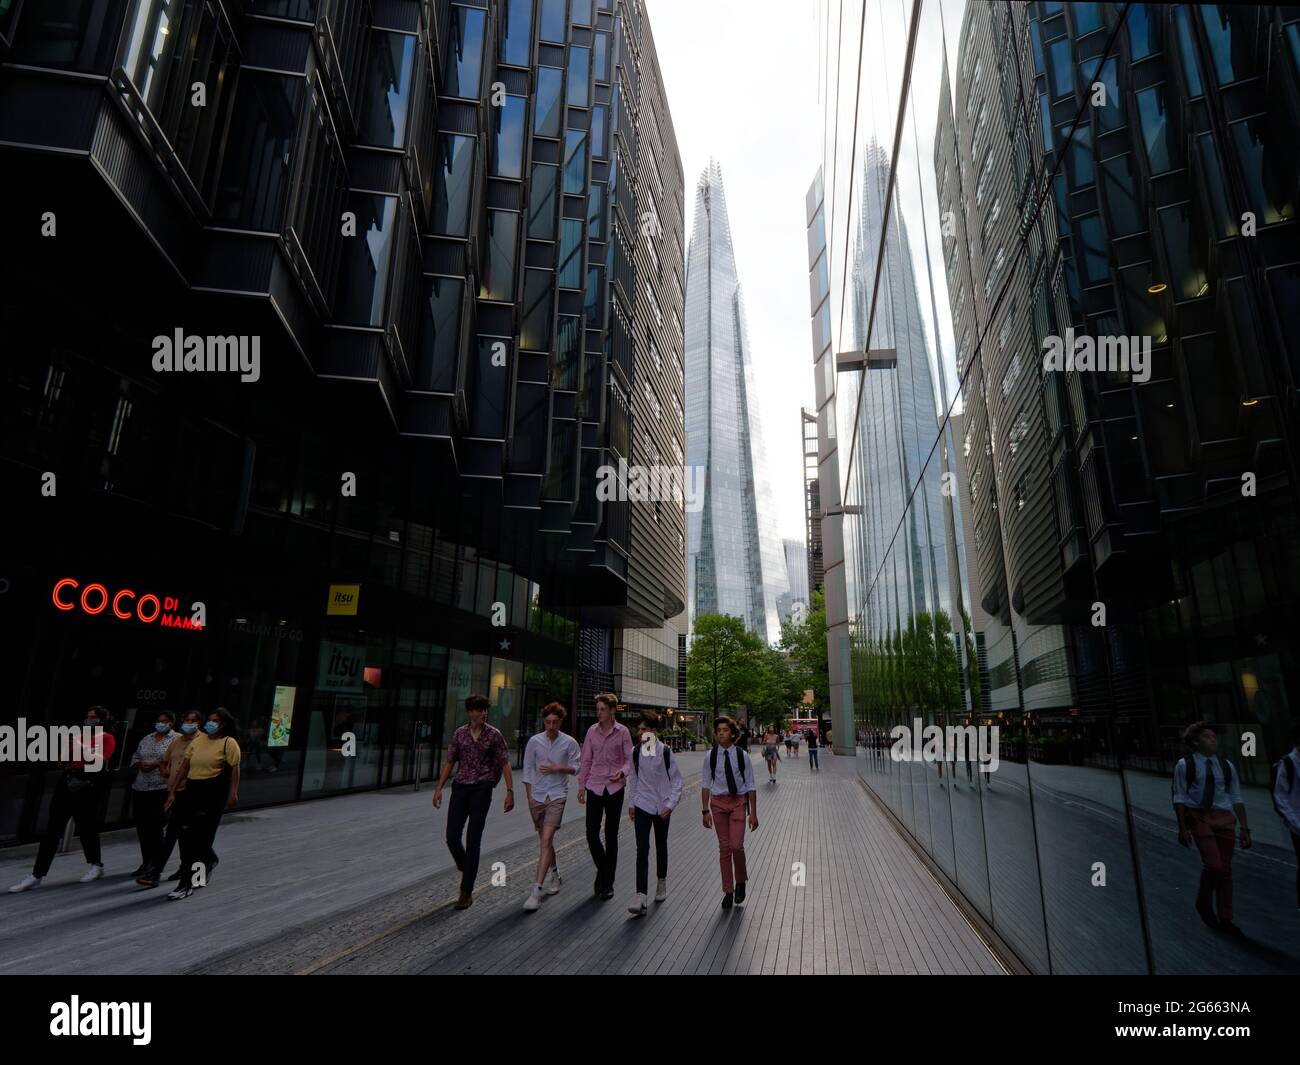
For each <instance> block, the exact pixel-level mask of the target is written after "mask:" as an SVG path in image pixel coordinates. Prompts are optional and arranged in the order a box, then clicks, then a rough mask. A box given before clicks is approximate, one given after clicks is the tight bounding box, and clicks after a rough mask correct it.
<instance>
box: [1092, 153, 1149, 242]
mask: <svg viewBox="0 0 1300 1065" xmlns="http://www.w3.org/2000/svg"><path fill="white" fill-rule="evenodd" d="M1099 165H1100V167H1101V186H1102V191H1103V193H1104V195H1105V198H1106V199H1105V203H1106V220H1107V224H1108V228H1109V230H1110V234H1111V236H1112V237H1126V236H1128V235H1129V234H1130V233H1137V232H1139V231H1141V230H1143V229H1145V228H1146V223H1145V222H1144V221H1143V219H1142V216H1141V214H1140V213H1139V211H1138V199H1137V176H1136V175H1135V174H1134V173H1133V157H1132V156H1131V155H1117V156H1115V157H1114V158H1113V159H1107V160H1105V161H1104V162H1102V163H1100V164H1099Z"/></svg>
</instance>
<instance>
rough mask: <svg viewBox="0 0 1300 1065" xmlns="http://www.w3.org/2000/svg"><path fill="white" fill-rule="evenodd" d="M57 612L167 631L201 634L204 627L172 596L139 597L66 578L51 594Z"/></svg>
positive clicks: (124, 590) (127, 590)
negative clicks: (108, 618) (102, 617)
mask: <svg viewBox="0 0 1300 1065" xmlns="http://www.w3.org/2000/svg"><path fill="white" fill-rule="evenodd" d="M50 598H51V599H52V600H53V601H54V607H55V609H56V610H61V611H63V612H64V613H73V612H77V611H79V612H80V613H82V614H89V615H91V616H94V615H96V614H112V616H113V617H115V618H117V619H118V620H119V621H131V620H135V621H141V622H143V623H144V624H146V625H158V626H161V627H162V628H164V629H189V630H191V631H194V632H200V631H202V629H203V626H202V625H199V624H196V623H195V621H194V619H193V618H192V617H191V616H190V614H189V613H188V612H187V610H186V608H185V607H184V606H183V605H182V604H181V601H180V600H179V599H177V598H176V597H174V596H170V595H163V596H160V595H155V594H154V593H153V592H144V593H138V592H136V591H135V590H134V589H133V588H118V589H115V590H110V589H109V588H108V587H107V586H106V585H103V584H97V583H91V584H87V585H84V586H83V585H82V583H81V582H80V581H78V580H76V579H75V578H73V577H64V578H63V579H62V580H58V581H55V582H54V590H53V591H52V592H51V593H50Z"/></svg>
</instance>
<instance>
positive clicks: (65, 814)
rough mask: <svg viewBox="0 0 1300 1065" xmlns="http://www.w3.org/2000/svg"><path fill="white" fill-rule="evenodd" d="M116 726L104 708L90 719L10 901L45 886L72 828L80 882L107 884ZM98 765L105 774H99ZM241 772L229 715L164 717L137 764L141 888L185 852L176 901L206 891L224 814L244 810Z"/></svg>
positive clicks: (134, 802) (134, 795) (134, 786)
mask: <svg viewBox="0 0 1300 1065" xmlns="http://www.w3.org/2000/svg"><path fill="white" fill-rule="evenodd" d="M115 725H116V722H115V721H114V719H113V716H112V714H110V713H109V711H108V710H107V709H105V708H104V707H102V706H93V707H91V708H90V709H89V710H88V711H87V713H86V717H85V726H86V727H87V728H90V729H93V730H94V731H93V732H92V733H91V734H90V735H91V738H90V739H89V740H88V741H85V742H84V743H83V744H82V746H81V747H80V748H79V749H78V751H77V752H75V753H76V757H74V758H73V759H72V760H71V761H70V762H68V763H66V764H64V765H61V766H60V767H59V768H60V769H61V771H62V772H61V775H60V777H59V780H58V783H57V784H56V785H55V788H54V795H53V798H52V799H51V801H50V814H49V819H48V822H47V824H46V826H45V832H44V834H43V835H42V836H41V842H40V847H39V849H38V850H37V854H36V862H35V864H34V865H33V866H32V871H31V872H30V873H29V874H28V875H27V876H25V877H23V879H22V880H20V881H19V882H18V883H17V884H14V885H13V886H12V887H11V888H10V889H9V890H10V892H22V891H32V890H34V889H35V888H38V887H40V886H41V884H42V882H43V881H44V879H45V877H46V876H47V875H48V874H49V871H50V866H51V865H52V864H53V862H54V855H55V852H56V851H57V849H58V847H59V844H60V842H61V840H62V837H63V832H64V829H65V828H66V827H67V824H68V821H69V820H72V821H73V822H74V823H75V825H76V828H77V833H78V836H79V837H80V840H81V849H82V853H83V854H84V856H85V859H86V863H87V864H86V872H85V874H84V875H83V876H82V877H81V882H82V883H90V882H92V881H95V880H99V879H100V878H101V877H103V875H104V862H103V858H102V856H101V850H100V840H99V816H100V806H101V804H102V801H103V796H104V791H105V789H106V788H107V786H108V782H109V777H110V773H109V771H108V767H109V765H110V760H111V759H112V756H113V752H114V750H115V749H116V747H117V740H116V738H115V736H114V730H115ZM89 763H94V764H96V765H98V767H99V768H98V769H92V768H91V765H90V764H89ZM239 763H240V749H239V741H238V739H237V738H236V725H235V719H234V717H233V716H232V715H231V714H230V713H229V712H228V711H227V710H225V709H224V708H220V707H219V708H218V709H216V710H214V711H212V712H211V713H209V714H204V713H202V712H201V711H199V710H190V711H188V712H187V713H186V714H185V716H184V719H183V721H182V722H181V724H180V726H179V728H178V727H177V725H176V718H175V716H174V715H173V714H172V713H171V711H169V710H160V711H159V712H158V714H157V715H156V716H155V718H154V724H153V728H152V729H150V731H149V732H148V733H147V734H146V735H145V736H144V737H143V738H142V739H141V740H140V742H139V743H138V744H137V746H136V749H135V753H134V754H133V755H132V756H131V763H130V768H131V772H132V780H131V808H132V813H133V818H134V821H135V829H136V837H137V839H138V841H139V845H140V865H139V867H138V868H137V869H136V870H135V871H134V872H133V873H131V876H132V877H134V878H135V882H136V883H137V884H139V885H140V886H141V887H146V888H153V887H157V886H158V884H159V883H160V882H161V880H162V873H163V869H164V868H165V867H166V865H167V861H168V859H170V858H171V855H172V852H173V851H174V850H175V848H176V846H177V844H178V843H179V844H180V851H181V861H180V866H179V868H177V870H176V871H175V873H173V874H172V875H171V876H170V877H169V878H168V879H169V880H172V881H177V882H178V883H177V886H176V889H175V890H174V891H172V892H170V893H169V894H168V895H167V898H168V899H171V900H177V899H185V898H189V897H190V896H191V895H192V894H193V893H194V892H195V891H196V890H198V889H199V888H201V887H205V886H206V885H207V882H208V880H209V879H210V877H211V875H212V871H213V869H214V868H216V865H217V860H218V859H217V855H216V852H215V851H214V850H213V849H212V848H213V843H214V841H215V839H216V834H217V828H218V826H219V825H220V823H221V817H222V814H223V813H224V812H225V811H226V810H228V809H232V808H233V807H234V806H235V805H236V804H237V803H238V799H239Z"/></svg>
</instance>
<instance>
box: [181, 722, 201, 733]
mask: <svg viewBox="0 0 1300 1065" xmlns="http://www.w3.org/2000/svg"><path fill="white" fill-rule="evenodd" d="M181 731H182V732H198V731H199V726H198V725H196V724H195V723H194V722H193V721H187V722H185V724H183V725H182V726H181Z"/></svg>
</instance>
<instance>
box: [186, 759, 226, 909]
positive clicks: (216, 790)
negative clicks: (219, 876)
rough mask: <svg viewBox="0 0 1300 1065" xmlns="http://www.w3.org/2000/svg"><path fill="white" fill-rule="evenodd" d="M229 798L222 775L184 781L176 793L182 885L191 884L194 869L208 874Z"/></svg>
mask: <svg viewBox="0 0 1300 1065" xmlns="http://www.w3.org/2000/svg"><path fill="white" fill-rule="evenodd" d="M229 798H230V782H229V781H228V780H227V779H226V776H225V774H224V773H223V774H222V775H221V776H217V777H213V778H212V779H211V780H193V779H190V780H187V781H186V782H185V790H184V791H178V792H177V793H176V804H177V806H179V807H180V810H179V813H180V834H179V839H180V845H181V885H182V886H184V885H186V884H187V883H188V884H190V885H191V886H192V885H193V884H194V875H195V868H194V867H195V866H196V865H199V864H202V865H204V866H205V867H207V869H208V871H211V866H212V843H213V840H215V839H216V838H217V827H218V826H219V825H220V824H221V815H222V814H223V813H224V812H225V810H226V801H227V800H228V799H229Z"/></svg>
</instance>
